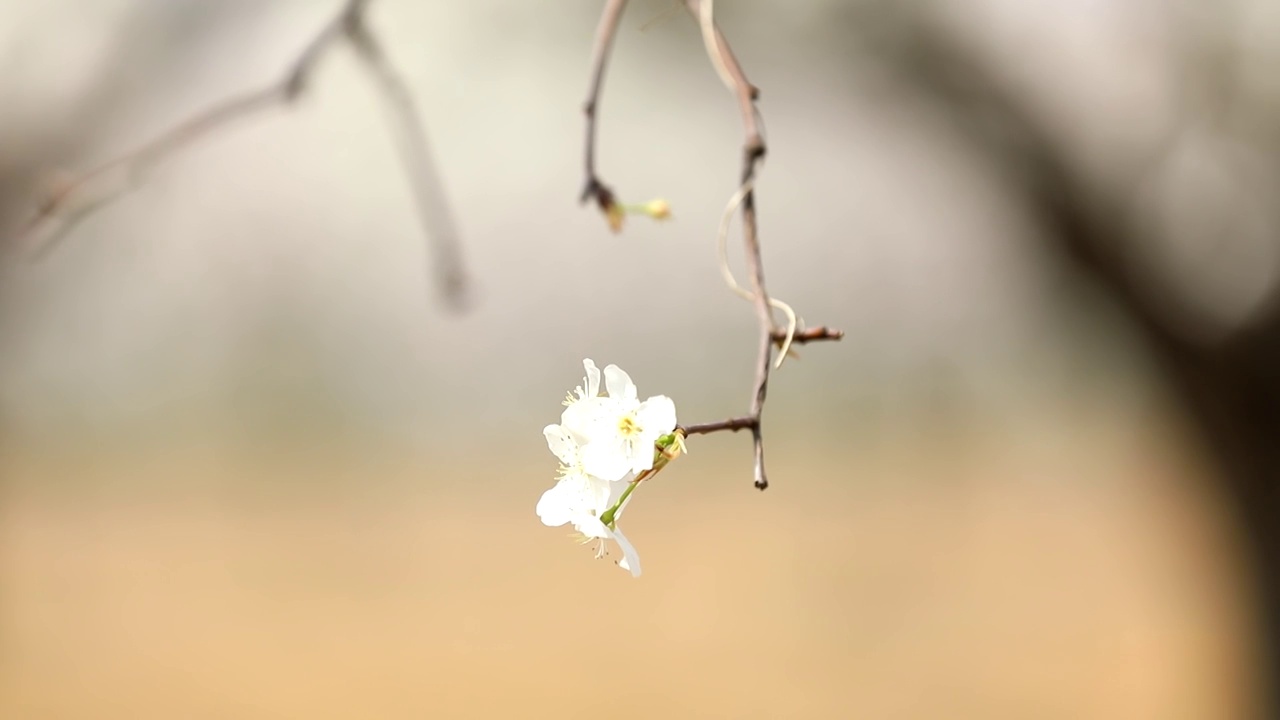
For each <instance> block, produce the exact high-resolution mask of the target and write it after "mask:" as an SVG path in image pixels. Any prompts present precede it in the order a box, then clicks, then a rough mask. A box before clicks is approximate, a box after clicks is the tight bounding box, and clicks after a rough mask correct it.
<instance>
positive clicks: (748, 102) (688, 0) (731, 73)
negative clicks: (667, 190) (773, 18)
mask: <svg viewBox="0 0 1280 720" xmlns="http://www.w3.org/2000/svg"><path fill="white" fill-rule="evenodd" d="M683 2H684V6H685V8H686V9H687V10H688V11H689V12H690V13H691V14H692V15H693V16H694V17H695V18H697V19H698V21H699V24H700V26H701V28H702V34H703V42H704V44H705V45H706V48H707V56H708V58H710V60H711V63H712V65H713V66H715V68H716V72H717V73H718V74H719V75H720V77H721V79H722V80H723V81H724V83H725V85H726V86H727V87H728V88H729V90H731V91H732V92H733V93H734V96H735V97H736V98H737V99H738V106H739V109H740V110H741V112H742V123H743V131H744V136H745V140H744V142H743V148H742V172H741V176H740V178H739V186H738V190H737V192H735V193H734V196H733V198H732V199H731V200H730V202H729V206H728V209H727V212H726V214H727V215H731V214H732V212H733V211H734V210H735V209H740V210H741V212H742V228H743V244H744V249H745V254H746V265H747V274H748V275H749V277H750V288H749V289H748V288H742V287H740V286H739V285H738V283H737V281H736V280H734V279H733V277H732V273H731V272H728V270H727V264H726V265H725V271H726V275H727V282H728V283H729V286H730V288H732V289H734V290H735V292H738V293H739V294H740V295H742V296H743V297H746V298H747V299H749V300H751V301H752V303H753V304H754V306H755V309H756V316H757V320H758V322H759V327H760V334H759V343H758V355H757V362H756V375H755V381H754V382H753V383H752V387H751V403H750V411H749V414H747V415H744V416H741V417H734V418H729V419H727V420H719V421H716V422H709V423H700V424H696V425H686V426H682V427H681V429H682V430H683V431H684V434H685V435H705V434H708V433H713V432H722V431H731V432H736V431H738V430H750V431H751V437H752V443H753V447H754V456H755V486H756V487H758V488H760V489H761V490H763V489H765V488H767V487H768V486H769V480H768V477H767V476H766V474H765V469H764V437H763V435H762V434H761V419H760V418H761V415H762V414H763V410H764V401H765V396H766V394H767V391H768V387H769V370H770V364H771V363H770V361H771V359H772V354H773V346H774V345H775V344H776V345H778V347H779V348H780V350H781V355H782V356H783V357H785V356H786V355H787V354H788V352H789V349H790V347H791V345H803V344H805V343H809V342H818V341H823V340H839V339H841V338H842V337H844V333H842V332H841V331H839V330H835V329H832V328H828V327H825V326H821V327H815V328H809V329H804V330H798V329H797V328H796V327H795V326H796V321H795V319H794V313H793V312H791V311H790V308H789V307H788V306H787V305H786V304H785V303H782V302H780V301H775V300H773V299H772V298H770V297H769V294H768V292H767V291H766V289H765V278H764V262H763V260H762V258H761V254H760V238H759V235H758V234H757V227H756V206H755V179H756V172H757V170H758V168H759V165H760V161H761V160H762V159H763V158H764V155H765V143H764V137H763V135H762V133H761V130H760V116H759V114H758V112H757V110H756V105H755V103H756V99H757V98H758V97H759V95H760V93H759V90H757V89H756V87H755V86H754V85H752V84H751V82H750V81H748V80H747V76H746V74H745V73H744V72H743V70H742V66H741V65H740V64H739V63H738V59H737V58H736V57H735V56H734V54H733V51H732V50H731V49H730V48H729V43H728V41H727V40H725V38H724V35H723V34H722V33H721V32H720V29H719V28H718V27H716V24H715V18H714V7H713V4H712V3H713V0H683ZM625 5H626V0H609V1H608V3H607V4H606V5H605V9H604V13H603V14H602V16H601V18H600V25H599V27H598V28H597V30H596V42H595V50H594V52H593V54H592V58H591V67H592V77H591V87H590V90H589V91H588V95H587V101H586V104H585V105H584V108H583V109H584V111H585V112H586V115H587V135H586V152H585V158H586V175H587V180H586V186H585V188H584V189H583V193H582V200H583V201H584V202H585V201H586V200H588V199H590V198H593V197H594V198H595V200H596V203H597V205H599V206H600V209H601V210H602V211H604V212H605V214H606V216H610V218H611V220H612V213H613V212H614V211H615V210H616V206H615V200H614V196H613V193H612V191H611V190H610V189H609V188H608V187H607V186H606V185H605V184H604V183H603V182H601V181H600V179H599V177H597V175H596V171H595V141H596V110H597V106H598V101H599V97H600V90H601V85H602V82H603V78H604V69H605V66H606V64H607V63H608V58H609V48H610V47H611V45H612V43H613V38H614V35H615V34H616V33H617V28H618V19H619V17H620V16H621V14H622V9H623V7H624V6H625ZM726 220H727V218H726ZM726 234H727V223H726V222H722V223H721V232H720V233H719V235H718V236H717V244H718V245H719V243H720V242H722V241H723V239H724V236H725V235H726ZM775 305H776V306H778V307H779V308H780V309H782V310H783V312H786V313H787V314H788V324H787V329H786V330H780V329H778V328H777V327H775V325H774V322H773V312H772V308H773V307H774V306H775Z"/></svg>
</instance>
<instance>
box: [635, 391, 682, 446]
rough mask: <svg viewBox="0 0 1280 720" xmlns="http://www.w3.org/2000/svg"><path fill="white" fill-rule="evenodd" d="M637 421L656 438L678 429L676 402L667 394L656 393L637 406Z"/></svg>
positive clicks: (647, 433) (646, 432) (646, 431)
mask: <svg viewBox="0 0 1280 720" xmlns="http://www.w3.org/2000/svg"><path fill="white" fill-rule="evenodd" d="M636 422H638V423H639V424H640V427H642V428H644V432H645V435H649V434H652V435H653V437H654V439H655V440H656V439H657V438H660V437H662V436H663V435H667V434H669V433H671V432H672V431H673V430H675V429H676V404H675V403H674V402H672V400H671V398H669V397H667V396H666V395H654V396H653V397H651V398H649V399H648V400H645V401H644V402H642V403H640V407H638V408H636Z"/></svg>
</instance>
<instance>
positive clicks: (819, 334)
mask: <svg viewBox="0 0 1280 720" xmlns="http://www.w3.org/2000/svg"><path fill="white" fill-rule="evenodd" d="M771 337H772V338H773V344H774V345H778V346H781V345H782V344H783V343H784V342H786V341H787V332H786V331H785V330H774V331H773V333H772V335H771ZM842 339H844V331H843V330H837V329H836V328H832V327H827V326H826V325H819V326H818V327H813V328H807V329H805V330H797V331H796V333H795V335H793V336H792V337H791V344H792V345H803V344H805V343H811V342H820V341H823V340H837V341H838V340H842Z"/></svg>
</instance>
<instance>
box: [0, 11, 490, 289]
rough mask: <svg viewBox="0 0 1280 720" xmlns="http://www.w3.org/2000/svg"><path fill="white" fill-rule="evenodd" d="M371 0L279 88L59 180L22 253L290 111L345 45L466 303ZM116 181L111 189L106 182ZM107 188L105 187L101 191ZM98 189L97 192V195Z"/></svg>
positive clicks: (437, 196)
mask: <svg viewBox="0 0 1280 720" xmlns="http://www.w3.org/2000/svg"><path fill="white" fill-rule="evenodd" d="M371 3H372V0H345V2H344V3H343V4H342V6H341V7H340V8H339V10H338V12H337V13H336V14H335V15H334V17H333V18H331V19H330V20H329V22H327V23H326V24H325V25H324V27H323V28H321V30H320V32H319V33H318V34H317V35H316V36H315V37H314V38H312V39H311V41H310V42H309V43H307V45H306V46H305V47H304V48H303V50H302V52H301V53H300V54H299V55H298V57H297V59H295V60H294V61H293V63H292V64H291V65H290V66H289V68H288V69H287V71H286V72H285V73H284V75H283V76H282V77H281V78H280V79H279V80H277V81H276V82H274V83H272V84H270V85H268V86H266V87H264V88H261V89H258V90H254V91H250V92H245V93H242V94H239V95H235V96H232V97H230V98H227V99H225V100H223V101H221V102H218V103H216V104H214V105H211V106H210V107H208V108H206V109H204V110H203V111H201V112H199V113H196V114H195V115H194V116H193V117H191V118H189V119H188V120H186V121H184V122H182V123H179V124H178V125H177V126H175V127H173V128H171V129H170V130H168V131H166V132H163V133H161V134H160V135H159V136H157V137H156V138H154V139H153V140H151V141H149V142H147V143H145V144H143V145H142V146H141V147H139V148H137V149H135V150H133V151H131V152H129V153H126V154H124V155H121V156H119V157H116V158H114V159H112V160H109V161H107V162H105V163H103V164H101V165H99V166H97V167H95V168H92V169H90V170H88V171H86V172H84V173H81V174H79V175H76V176H73V177H70V178H67V179H64V180H61V181H57V182H55V183H54V186H53V187H52V188H51V189H50V191H49V192H48V193H47V195H46V197H45V198H44V199H43V200H42V201H41V202H40V203H39V204H38V205H37V207H36V209H35V211H34V213H32V215H31V217H30V218H29V219H28V221H27V222H26V223H25V224H24V225H23V226H22V227H21V228H20V229H19V231H18V236H17V240H18V245H19V249H20V250H21V251H23V252H25V253H26V254H28V255H29V256H30V257H33V258H39V257H42V256H43V255H45V254H46V253H47V252H49V251H50V250H51V249H52V248H53V247H54V246H55V245H56V244H57V243H58V242H59V241H60V240H61V239H62V238H64V237H65V236H66V234H67V233H68V232H69V231H70V230H71V229H72V228H73V227H74V226H75V225H76V224H77V223H79V222H80V221H82V220H83V219H85V218H86V217H87V216H89V215H90V214H92V213H93V212H94V211H95V210H97V209H99V208H101V207H103V206H104V205H106V204H108V203H110V202H112V201H114V200H116V199H118V198H119V197H121V196H122V195H124V194H126V193H127V192H129V191H130V190H132V189H134V188H135V187H136V186H137V184H138V182H139V180H140V177H141V175H142V174H143V173H144V172H145V171H147V170H148V169H150V168H151V167H153V166H154V165H156V164H158V163H159V162H161V161H163V160H165V159H166V158H167V157H169V156H170V155H171V154H173V153H176V152H179V151H181V150H183V149H184V148H186V147H188V146H189V145H191V144H193V143H195V142H197V141H198V140H200V139H202V138H203V137H205V136H207V135H209V134H210V133H213V132H216V131H218V130H220V129H222V128H224V127H226V126H228V125H229V124H231V123H232V122H234V121H237V120H241V119H244V118H247V117H250V116H252V115H255V114H258V113H261V112H263V111H266V110H270V109H274V108H278V107H289V106H291V105H293V104H294V103H295V102H296V101H297V99H298V98H299V97H301V96H302V94H303V93H304V91H305V90H307V89H308V87H309V85H310V82H311V80H312V76H313V75H314V73H315V69H316V67H317V66H318V65H319V63H320V61H321V60H322V59H323V58H324V57H325V56H326V55H327V54H328V52H329V51H330V50H331V49H332V48H333V47H335V46H336V45H337V44H338V43H340V42H341V41H343V40H346V41H348V42H349V43H350V44H351V46H352V47H353V48H354V49H355V50H356V52H357V54H358V55H359V57H360V58H361V60H362V61H364V63H365V65H366V67H368V68H369V70H370V71H371V73H372V74H373V76H374V77H375V79H376V80H377V81H378V83H379V89H380V90H381V92H382V94H383V95H384V97H385V99H386V101H387V104H388V106H389V107H390V108H391V110H392V112H393V114H395V115H396V116H397V117H399V118H400V123H399V126H400V134H401V136H402V141H403V145H404V146H405V153H404V155H403V156H402V159H403V161H404V163H405V166H406V172H407V174H408V175H409V178H410V182H411V184H412V185H413V190H414V200H415V202H416V203H417V206H418V209H419V215H420V218H421V221H422V224H423V228H424V230H425V231H426V232H427V238H428V241H429V242H431V244H432V245H433V246H434V248H435V254H436V264H437V269H438V271H439V274H440V277H441V279H442V283H441V288H442V292H443V294H444V296H445V298H446V300H448V301H450V302H457V301H459V300H460V299H461V296H462V293H463V290H464V287H465V280H464V274H463V272H462V262H461V260H460V253H459V250H458V243H457V239H456V232H455V231H454V229H453V227H452V224H451V222H450V221H449V220H448V213H447V207H446V204H445V203H444V201H443V200H442V198H443V192H442V191H441V190H440V183H439V181H438V180H437V179H436V175H435V172H434V165H433V163H432V161H431V156H430V154H429V152H428V151H427V143H426V137H425V134H424V130H423V129H422V122H421V120H420V117H419V114H418V111H417V108H416V106H415V104H414V102H413V99H412V96H411V95H410V93H409V91H408V88H407V87H406V86H405V84H404V82H403V80H402V79H401V78H400V76H399V75H398V74H397V73H396V72H395V71H394V69H393V68H392V67H391V65H390V64H389V63H388V62H387V61H386V58H385V55H384V54H383V52H382V49H381V47H380V45H379V43H378V42H377V40H376V37H375V36H374V35H373V33H372V32H371V31H370V30H369V27H368V25H367V22H366V17H365V14H366V11H367V10H368V7H369V5H370V4H371ZM112 177H114V178H116V182H115V183H114V184H111V183H108V182H107V181H108V180H109V179H111V178H112ZM103 185H107V187H103ZM95 190H97V192H96V193H95V192H94V191H95Z"/></svg>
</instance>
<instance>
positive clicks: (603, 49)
mask: <svg viewBox="0 0 1280 720" xmlns="http://www.w3.org/2000/svg"><path fill="white" fill-rule="evenodd" d="M626 7H627V0H607V2H606V3H605V6H604V12H603V13H601V15H600V25H599V26H598V27H597V28H596V42H595V47H594V48H592V50H591V85H590V88H589V89H588V90H587V100H586V102H584V103H583V105H582V112H583V114H584V115H586V116H587V133H586V141H585V146H586V147H585V148H584V152H583V157H584V158H585V164H586V167H585V170H586V182H585V183H584V184H583V186H582V197H581V199H580V200H579V202H586V201H587V200H590V199H592V198H595V201H596V205H597V206H599V208H600V212H602V213H604V215H605V217H606V218H608V219H609V226H610V227H612V228H613V229H614V230H615V231H616V230H618V229H619V228H620V227H621V222H622V211H621V209H620V208H619V207H618V204H617V200H616V198H614V195H613V190H611V189H610V188H609V186H608V185H605V184H604V182H602V181H601V180H600V178H599V176H597V175H596V110H597V109H598V108H599V106H600V89H601V87H602V86H603V85H604V71H605V68H606V67H607V66H608V64H609V53H610V51H611V50H612V48H613V38H614V37H615V36H616V35H617V34H618V21H619V20H621V19H622V11H623V10H624V9H626Z"/></svg>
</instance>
